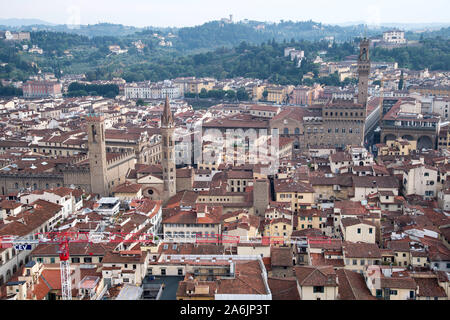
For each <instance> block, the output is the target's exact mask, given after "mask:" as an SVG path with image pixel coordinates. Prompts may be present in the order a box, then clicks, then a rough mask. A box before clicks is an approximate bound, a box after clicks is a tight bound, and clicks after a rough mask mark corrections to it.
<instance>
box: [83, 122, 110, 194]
mask: <svg viewBox="0 0 450 320" xmlns="http://www.w3.org/2000/svg"><path fill="white" fill-rule="evenodd" d="M86 121H87V131H88V148H89V171H90V178H91V192H92V193H97V194H100V195H101V196H103V197H107V196H109V186H108V178H107V159H106V142H105V118H104V117H103V116H102V115H98V114H89V115H88V116H87V117H86Z"/></svg>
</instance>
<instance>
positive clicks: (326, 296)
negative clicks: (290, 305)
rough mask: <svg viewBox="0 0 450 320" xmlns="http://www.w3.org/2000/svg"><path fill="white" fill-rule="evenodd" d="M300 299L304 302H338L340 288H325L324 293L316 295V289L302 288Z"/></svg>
mask: <svg viewBox="0 0 450 320" xmlns="http://www.w3.org/2000/svg"><path fill="white" fill-rule="evenodd" d="M299 293H300V298H301V299H302V300H317V299H318V298H320V300H337V293H338V287H337V286H336V287H324V292H323V293H314V287H312V286H311V287H310V286H304V287H300V292H299Z"/></svg>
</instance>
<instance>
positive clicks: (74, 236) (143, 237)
mask: <svg viewBox="0 0 450 320" xmlns="http://www.w3.org/2000/svg"><path fill="white" fill-rule="evenodd" d="M154 239H155V238H154V235H153V234H147V233H120V232H47V233H36V234H34V235H33V236H29V237H18V236H0V248H11V247H13V246H14V248H15V249H17V250H20V251H23V250H32V247H33V245H39V244H55V245H58V253H59V260H60V267H61V291H62V299H63V300H72V281H71V275H70V274H71V272H70V261H69V260H70V252H69V244H70V243H88V244H93V243H117V244H121V243H144V244H150V243H153V242H154Z"/></svg>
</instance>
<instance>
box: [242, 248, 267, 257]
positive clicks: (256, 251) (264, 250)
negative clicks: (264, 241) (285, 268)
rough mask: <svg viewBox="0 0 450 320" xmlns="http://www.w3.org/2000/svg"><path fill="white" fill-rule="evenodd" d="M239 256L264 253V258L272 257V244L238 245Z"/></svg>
mask: <svg viewBox="0 0 450 320" xmlns="http://www.w3.org/2000/svg"><path fill="white" fill-rule="evenodd" d="M237 254H238V256H260V255H261V254H262V255H263V257H264V258H268V257H270V246H264V247H262V246H256V247H250V246H238V247H237Z"/></svg>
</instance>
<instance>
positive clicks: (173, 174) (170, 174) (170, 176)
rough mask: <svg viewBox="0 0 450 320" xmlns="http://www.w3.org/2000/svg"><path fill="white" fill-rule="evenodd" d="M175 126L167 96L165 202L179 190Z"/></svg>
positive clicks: (163, 132)
mask: <svg viewBox="0 0 450 320" xmlns="http://www.w3.org/2000/svg"><path fill="white" fill-rule="evenodd" d="M174 131H175V125H174V121H173V115H172V111H171V110H170V103H169V97H168V96H166V102H165V104H164V112H163V115H162V118H161V135H162V161H161V164H162V169H163V180H164V192H163V199H162V200H163V202H164V203H165V202H167V200H169V199H170V198H171V197H173V196H174V195H175V194H176V192H177V190H176V185H177V170H176V166H175V141H174Z"/></svg>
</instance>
